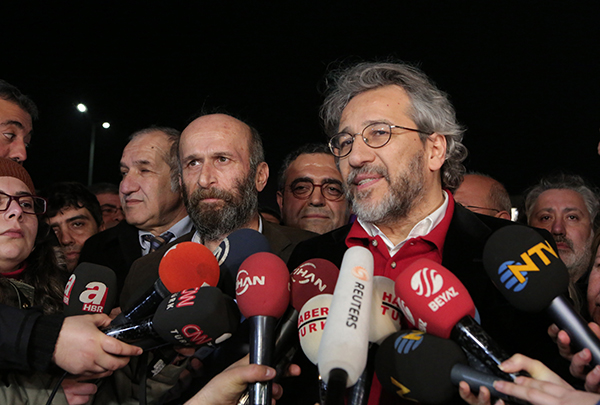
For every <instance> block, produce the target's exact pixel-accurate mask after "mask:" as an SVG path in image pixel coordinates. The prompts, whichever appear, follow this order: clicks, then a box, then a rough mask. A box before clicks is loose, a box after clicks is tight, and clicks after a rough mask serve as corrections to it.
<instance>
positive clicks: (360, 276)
mask: <svg viewBox="0 0 600 405" xmlns="http://www.w3.org/2000/svg"><path fill="white" fill-rule="evenodd" d="M373 269H374V264H373V255H372V254H371V252H369V250H368V249H366V248H364V247H361V246H353V247H351V248H349V249H348V250H346V253H344V258H343V260H342V267H341V269H340V276H339V277H338V281H337V284H336V286H335V291H334V293H333V300H332V301H331V308H330V310H329V316H328V317H327V323H326V324H325V331H324V332H323V338H322V339H321V345H320V347H319V355H318V364H319V373H320V374H321V377H322V378H323V380H324V381H325V382H329V374H330V372H331V370H333V369H336V368H337V369H342V370H344V371H345V372H346V373H347V379H346V387H349V386H351V385H354V384H356V381H357V380H358V377H360V375H361V374H362V372H363V370H364V368H365V366H366V364H367V351H368V347H369V317H370V315H371V305H372V301H373Z"/></svg>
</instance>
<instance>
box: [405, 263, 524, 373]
mask: <svg viewBox="0 0 600 405" xmlns="http://www.w3.org/2000/svg"><path fill="white" fill-rule="evenodd" d="M395 289H396V295H397V296H398V297H401V302H400V309H401V310H402V312H403V313H404V315H405V316H406V318H407V319H408V321H409V322H410V323H411V324H412V325H414V326H417V327H418V329H420V330H422V331H424V332H427V333H430V334H432V335H436V336H439V337H441V338H445V339H448V338H451V339H453V340H455V341H457V343H458V344H459V345H460V346H461V347H462V348H463V349H464V350H466V351H468V352H469V353H470V354H472V355H473V356H474V357H476V358H477V359H478V360H480V361H481V362H483V364H485V366H486V367H487V368H488V369H489V370H490V371H491V372H493V373H494V374H495V375H497V376H498V377H501V378H503V379H510V380H511V381H514V379H515V378H516V376H517V375H516V374H507V373H504V372H503V371H502V370H500V369H499V368H498V365H499V364H500V363H502V362H503V361H504V360H507V359H508V358H509V357H510V356H509V355H508V354H507V353H506V352H505V351H504V350H503V349H501V348H500V347H499V346H498V344H497V343H496V342H495V341H494V340H493V339H492V338H491V337H490V336H489V335H488V334H487V333H486V332H485V331H484V330H483V328H482V327H481V326H480V325H479V324H478V323H477V322H475V320H474V319H473V317H474V316H475V304H474V303H473V300H472V299H471V296H470V295H469V293H468V291H467V289H466V288H465V286H464V285H463V284H462V283H461V282H460V280H459V279H458V278H457V277H456V276H455V275H454V274H452V273H451V272H450V271H449V270H448V269H446V268H445V267H443V266H442V265H441V264H438V263H436V262H434V261H432V260H429V259H418V260H416V261H415V262H413V263H412V264H411V265H410V266H408V267H407V268H406V269H405V270H404V271H403V272H402V273H400V275H399V276H398V278H397V279H396V286H395ZM415 320H418V321H417V322H415Z"/></svg>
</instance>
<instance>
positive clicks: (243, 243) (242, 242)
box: [213, 228, 271, 297]
mask: <svg viewBox="0 0 600 405" xmlns="http://www.w3.org/2000/svg"><path fill="white" fill-rule="evenodd" d="M270 251H271V245H270V244H269V241H268V240H267V238H266V237H265V236H264V235H263V234H262V233H260V232H258V231H255V230H254V229H247V228H243V229H238V230H237V231H235V232H232V233H231V234H230V235H229V236H227V237H226V238H225V239H223V241H222V242H221V243H220V244H219V246H218V247H217V249H216V250H215V251H214V252H213V254H214V256H215V257H216V258H217V261H218V263H219V267H220V268H221V277H220V279H219V285H218V287H219V288H220V289H221V291H223V292H224V293H225V294H227V295H229V296H230V297H235V278H236V275H237V272H238V269H239V268H240V265H241V264H242V262H243V261H244V260H246V259H247V258H248V257H250V256H251V255H253V254H254V253H258V252H270Z"/></svg>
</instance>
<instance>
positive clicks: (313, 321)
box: [297, 294, 333, 364]
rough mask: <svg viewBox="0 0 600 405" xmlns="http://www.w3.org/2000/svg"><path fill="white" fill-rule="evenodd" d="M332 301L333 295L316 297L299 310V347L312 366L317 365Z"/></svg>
mask: <svg viewBox="0 0 600 405" xmlns="http://www.w3.org/2000/svg"><path fill="white" fill-rule="evenodd" d="M332 299H333V294H321V295H317V296H314V297H312V298H311V299H309V300H308V301H306V303H305V304H304V306H303V307H302V308H301V309H300V314H299V316H298V327H297V329H298V337H299V339H300V347H302V351H303V352H304V355H305V356H306V358H308V360H310V361H311V363H313V364H317V361H318V356H319V346H320V345H321V339H322V337H323V331H324V330H325V324H326V322H327V315H328V314H329V308H330V306H331V300H332Z"/></svg>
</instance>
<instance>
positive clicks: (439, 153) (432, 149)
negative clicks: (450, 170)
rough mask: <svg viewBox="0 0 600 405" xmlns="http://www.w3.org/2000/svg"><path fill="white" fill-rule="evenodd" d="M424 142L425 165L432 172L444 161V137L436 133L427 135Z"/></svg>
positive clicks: (440, 166)
mask: <svg viewBox="0 0 600 405" xmlns="http://www.w3.org/2000/svg"><path fill="white" fill-rule="evenodd" d="M427 140H428V142H426V144H425V145H426V151H427V165H428V168H429V170H431V171H432V172H434V171H437V170H440V169H441V168H442V165H443V164H444V162H445V161H446V147H447V144H446V137H445V136H444V135H440V134H438V133H435V132H434V133H433V134H431V135H429V137H428V138H427Z"/></svg>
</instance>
